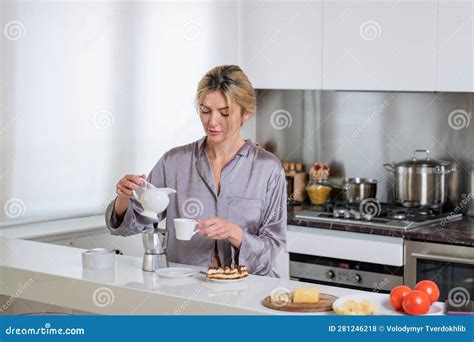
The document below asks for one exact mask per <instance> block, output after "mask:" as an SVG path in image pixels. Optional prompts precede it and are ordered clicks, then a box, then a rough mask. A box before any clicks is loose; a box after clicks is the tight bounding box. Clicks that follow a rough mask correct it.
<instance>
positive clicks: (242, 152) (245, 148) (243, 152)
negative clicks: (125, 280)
mask: <svg viewBox="0 0 474 342" xmlns="http://www.w3.org/2000/svg"><path fill="white" fill-rule="evenodd" d="M206 138H207V136H204V137H202V138H201V139H199V140H198V150H199V156H200V157H201V156H203V155H204V153H205V152H206V151H205V150H204V146H205V144H204V143H205V141H206ZM252 145H253V142H252V141H251V140H250V139H246V140H245V144H243V146H242V147H241V148H240V149H239V150H238V151H237V155H239V156H242V157H247V156H248V154H249V152H250V148H251V147H252Z"/></svg>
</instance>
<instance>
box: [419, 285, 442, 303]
mask: <svg viewBox="0 0 474 342" xmlns="http://www.w3.org/2000/svg"><path fill="white" fill-rule="evenodd" d="M415 290H420V291H423V292H424V293H426V294H427V295H428V297H430V301H431V304H433V303H434V302H436V301H437V300H438V299H439V288H438V285H436V283H435V282H434V281H431V280H422V281H420V282H419V283H418V284H416V286H415Z"/></svg>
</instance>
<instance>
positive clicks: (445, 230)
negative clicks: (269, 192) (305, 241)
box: [288, 204, 474, 247]
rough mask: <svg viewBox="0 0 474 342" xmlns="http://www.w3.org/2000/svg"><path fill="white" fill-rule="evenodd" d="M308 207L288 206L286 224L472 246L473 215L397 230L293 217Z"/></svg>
mask: <svg viewBox="0 0 474 342" xmlns="http://www.w3.org/2000/svg"><path fill="white" fill-rule="evenodd" d="M308 208H311V206H310V205H308V204H303V205H300V206H288V224H291V225H295V226H305V227H314V228H320V229H332V230H340V231H348V232H354V233H364V234H375V235H385V236H394V237H402V238H404V239H407V240H416V241H427V242H433V243H442V244H450V245H459V246H470V247H474V217H470V216H463V218H462V219H461V220H458V221H454V222H450V223H448V224H446V225H445V226H444V227H443V226H441V224H440V223H435V224H430V225H426V226H423V227H418V228H413V229H409V230H399V229H393V228H380V227H372V226H370V225H366V226H364V225H347V224H339V223H323V222H314V221H311V220H307V219H299V218H295V215H296V214H297V213H298V212H300V211H301V210H304V209H308Z"/></svg>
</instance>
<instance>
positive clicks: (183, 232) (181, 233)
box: [173, 218, 198, 240]
mask: <svg viewBox="0 0 474 342" xmlns="http://www.w3.org/2000/svg"><path fill="white" fill-rule="evenodd" d="M173 221H174V230H175V231H176V238H177V239H178V240H191V238H192V237H193V236H194V234H196V233H197V232H198V230H195V228H196V224H197V221H196V220H193V219H187V218H175V219H174V220H173Z"/></svg>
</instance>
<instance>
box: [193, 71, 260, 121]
mask: <svg viewBox="0 0 474 342" xmlns="http://www.w3.org/2000/svg"><path fill="white" fill-rule="evenodd" d="M214 91H220V92H221V93H222V95H224V97H225V98H226V99H227V104H228V106H229V107H230V105H231V104H237V105H239V106H240V107H241V108H242V111H241V115H242V114H244V113H246V112H247V113H248V114H249V115H250V116H252V115H253V114H255V110H256V98H255V90H254V89H253V86H252V83H250V81H249V79H248V77H247V75H245V73H244V72H243V71H242V69H240V67H239V66H237V65H219V66H217V67H215V68H212V69H211V70H209V71H208V72H207V73H206V74H205V75H204V77H203V78H202V79H201V80H200V81H199V84H198V89H197V95H196V104H197V105H199V102H200V101H201V100H202V99H203V97H204V96H205V95H206V94H208V93H212V92H214Z"/></svg>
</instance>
